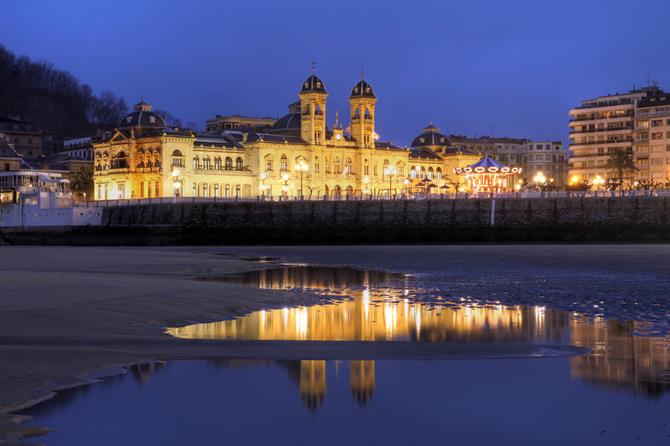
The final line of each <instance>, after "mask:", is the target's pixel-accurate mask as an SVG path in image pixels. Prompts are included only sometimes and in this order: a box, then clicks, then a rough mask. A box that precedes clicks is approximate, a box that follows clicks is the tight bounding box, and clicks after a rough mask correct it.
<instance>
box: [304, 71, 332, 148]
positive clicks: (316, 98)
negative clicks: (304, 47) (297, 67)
mask: <svg viewBox="0 0 670 446" xmlns="http://www.w3.org/2000/svg"><path fill="white" fill-rule="evenodd" d="M314 71H315V70H314V67H312V75H311V76H310V77H308V78H307V79H306V80H305V82H303V83H302V88H301V89H300V113H301V115H302V116H301V119H300V136H301V137H302V139H303V140H304V141H305V142H307V143H309V144H323V143H324V142H325V140H326V98H327V97H328V93H327V92H326V86H325V85H324V84H323V82H322V81H321V79H319V78H318V77H317V76H316V74H315V73H314Z"/></svg>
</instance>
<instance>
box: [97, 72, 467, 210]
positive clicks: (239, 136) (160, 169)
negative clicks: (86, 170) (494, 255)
mask: <svg viewBox="0 0 670 446" xmlns="http://www.w3.org/2000/svg"><path fill="white" fill-rule="evenodd" d="M327 98H328V93H327V91H326V87H325V85H324V83H323V82H322V81H321V79H319V78H318V77H317V76H316V75H315V74H312V75H311V76H309V77H308V78H307V79H306V80H305V81H304V82H303V83H302V85H301V88H300V92H299V101H297V102H295V103H293V104H291V105H289V110H288V114H287V115H286V116H284V117H282V118H280V119H279V120H277V121H276V122H274V123H273V124H272V126H269V123H265V122H263V123H261V124H262V125H257V126H256V128H236V127H235V126H229V127H228V128H225V126H224V124H225V123H224V124H221V126H219V127H216V125H215V124H216V123H213V124H211V126H210V132H208V133H204V134H198V133H194V132H192V131H184V130H179V129H173V128H169V127H168V126H166V124H165V122H164V120H163V119H162V118H161V116H159V115H158V114H157V113H155V112H153V111H152V107H151V105H150V104H148V103H146V102H144V101H141V102H139V103H138V104H136V105H135V106H134V110H133V111H132V112H131V113H130V114H128V115H127V116H126V117H125V118H124V119H123V121H122V122H121V123H120V124H119V126H118V128H117V129H115V131H114V132H112V133H111V134H109V135H108V136H107V137H105V138H103V139H100V140H97V141H95V142H94V144H93V148H94V149H93V150H94V155H93V158H94V159H93V163H94V172H95V174H94V182H95V199H96V200H107V199H128V198H154V197H182V196H184V197H222V198H244V197H258V196H262V197H275V198H276V197H283V198H301V197H302V198H305V199H316V198H321V199H323V198H330V199H346V198H353V197H366V196H385V197H389V196H398V195H401V194H406V193H417V192H420V193H434V194H439V193H444V192H447V191H449V192H454V189H455V188H458V187H462V186H461V185H460V184H459V182H458V180H457V179H456V178H455V174H454V173H453V171H454V169H455V168H458V167H464V166H467V165H469V164H472V163H474V162H476V161H477V160H478V159H479V155H478V154H476V153H474V152H472V151H468V150H461V149H457V148H453V147H451V146H450V142H449V140H448V139H447V138H446V137H444V135H442V134H440V133H439V129H438V128H437V127H435V126H432V125H430V126H428V127H426V128H425V129H424V132H423V133H422V134H421V135H419V136H417V137H416V138H415V140H414V142H413V144H412V148H403V147H397V146H394V145H393V144H390V143H386V142H380V141H379V140H378V139H379V138H378V135H377V133H376V132H375V117H376V111H377V110H376V104H377V98H376V96H375V94H374V92H373V89H372V86H371V85H370V84H369V83H368V82H366V81H365V80H364V79H361V80H360V81H359V82H358V83H356V84H355V85H354V87H353V88H352V90H351V95H350V97H349V122H350V124H349V126H348V127H347V128H346V129H345V128H343V126H342V125H341V123H340V122H339V117H338V115H337V114H335V119H334V124H333V126H332V128H329V127H328V126H327V125H326V122H327V121H326V116H327V115H326V110H327ZM208 124H210V123H208ZM231 127H232V128H231ZM212 128H214V129H215V130H214V131H211V130H212Z"/></svg>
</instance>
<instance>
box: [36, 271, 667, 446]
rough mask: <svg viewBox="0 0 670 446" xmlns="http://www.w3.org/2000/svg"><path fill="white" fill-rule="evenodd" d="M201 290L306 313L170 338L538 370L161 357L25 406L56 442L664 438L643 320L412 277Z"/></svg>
mask: <svg viewBox="0 0 670 446" xmlns="http://www.w3.org/2000/svg"><path fill="white" fill-rule="evenodd" d="M200 280H214V281H222V282H234V283H239V284H245V285H249V286H255V287H261V288H266V289H280V290H296V291H298V292H305V293H309V294H311V295H312V296H313V297H314V302H315V305H313V306H304V307H286V308H275V309H266V310H262V311H258V312H254V313H251V314H248V315H245V316H242V317H239V318H236V319H231V320H226V321H220V322H214V323H206V324H195V325H191V326H186V327H172V328H168V329H167V333H168V334H169V335H172V336H176V337H179V338H184V339H205V340H206V339H209V340H253V341H271V340H291V341H362V342H368V341H393V342H405V343H408V342H458V343H487V342H496V343H525V344H547V345H563V346H565V345H572V346H580V347H587V348H588V349H590V353H588V354H585V355H578V356H572V357H558V358H542V359H530V358H525V359H497V360H492V359H479V360H432V361H416V360H411V361H399V360H382V361H379V360H378V361H373V360H351V361H323V360H312V359H310V360H294V361H293V360H292V361H277V360H240V359H231V358H221V359H217V360H206V361H205V360H202V361H173V362H168V363H166V364H150V365H143V366H137V367H133V368H131V369H130V372H131V373H129V374H127V375H124V376H117V377H114V378H111V379H108V380H105V381H104V382H103V383H101V384H97V385H94V386H87V387H82V388H79V389H75V390H72V391H67V392H63V393H62V394H61V395H59V396H57V397H56V398H54V399H53V400H51V401H48V402H46V403H43V404H40V405H38V406H36V407H35V408H33V409H32V410H30V411H28V413H29V414H31V415H33V416H35V418H36V419H35V420H34V423H35V424H37V425H46V426H49V427H51V428H53V429H54V431H53V432H52V433H50V434H48V435H47V436H46V437H45V438H44V441H45V443H46V444H47V445H48V446H60V445H68V446H70V445H89V444H96V445H118V444H124V445H135V444H137V445H154V444H155V445H184V444H189V445H209V444H227V443H235V444H249V445H253V444H261V443H268V444H279V445H284V444H290V445H302V444H305V445H312V444H320V445H342V444H406V443H409V442H412V443H417V444H428V445H432V444H435V445H438V444H439V445H441V444H449V443H453V444H459V445H480V444H491V445H520V444H542V445H566V444H570V445H630V444H635V445H660V444H669V443H670V392H668V390H670V344H669V342H668V339H667V338H666V337H662V336H649V335H644V336H642V335H640V334H644V333H648V331H647V330H646V329H647V324H643V323H637V322H633V321H627V322H620V321H616V320H608V319H605V318H604V317H602V316H598V315H596V316H595V317H592V316H589V317H587V316H585V315H582V314H580V313H576V312H569V311H563V310H557V309H552V308H548V307H546V306H544V305H506V304H503V303H502V302H499V301H496V300H485V299H473V298H471V297H468V296H454V295H452V294H449V293H447V292H446V291H445V289H443V288H441V287H440V286H439V284H438V286H433V287H426V286H425V281H424V282H421V280H418V279H417V277H415V276H408V275H401V274H391V273H383V272H371V271H361V270H357V269H354V268H329V267H312V266H308V265H285V266H276V267H271V268H269V269H266V270H261V271H255V272H250V273H245V274H242V275H234V276H218V277H203V278H200Z"/></svg>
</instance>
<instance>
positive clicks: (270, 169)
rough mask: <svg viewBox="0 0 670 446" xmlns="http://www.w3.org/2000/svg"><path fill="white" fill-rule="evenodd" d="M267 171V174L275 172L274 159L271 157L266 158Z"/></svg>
mask: <svg viewBox="0 0 670 446" xmlns="http://www.w3.org/2000/svg"><path fill="white" fill-rule="evenodd" d="M265 170H266V171H267V172H272V171H273V170H274V169H273V166H272V157H271V156H270V155H267V156H266V157H265Z"/></svg>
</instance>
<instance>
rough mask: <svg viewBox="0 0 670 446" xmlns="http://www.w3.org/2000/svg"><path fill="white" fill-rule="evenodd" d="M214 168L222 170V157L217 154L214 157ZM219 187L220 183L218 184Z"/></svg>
mask: <svg viewBox="0 0 670 446" xmlns="http://www.w3.org/2000/svg"><path fill="white" fill-rule="evenodd" d="M214 169H215V170H221V157H220V156H217V157H216V158H214ZM216 187H217V188H218V185H217V186H216Z"/></svg>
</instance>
